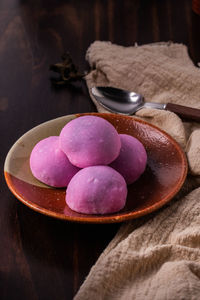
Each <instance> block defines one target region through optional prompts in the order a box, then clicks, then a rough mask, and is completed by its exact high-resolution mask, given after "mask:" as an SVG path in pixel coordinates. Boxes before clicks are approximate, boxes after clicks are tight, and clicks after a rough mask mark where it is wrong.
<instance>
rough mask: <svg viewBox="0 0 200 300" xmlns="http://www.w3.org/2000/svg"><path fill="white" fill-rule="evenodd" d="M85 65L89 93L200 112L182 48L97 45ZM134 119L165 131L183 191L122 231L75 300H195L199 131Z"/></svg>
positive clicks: (195, 76)
mask: <svg viewBox="0 0 200 300" xmlns="http://www.w3.org/2000/svg"><path fill="white" fill-rule="evenodd" d="M86 58H87V60H88V62H89V64H90V66H91V67H92V71H91V72H90V73H89V74H88V75H87V77H86V81H87V84H88V88H89V90H90V89H91V87H92V86H95V85H105V86H107V85H110V86H115V87H119V88H124V89H128V90H132V91H135V92H138V93H141V94H142V95H144V97H145V99H146V101H148V102H151V101H152V102H161V103H167V102H172V103H177V104H182V105H186V106H191V107H195V108H200V69H199V68H198V67H196V66H194V64H193V63H192V61H191V59H190V58H189V55H188V52H187V48H186V47H185V46H184V45H182V44H173V43H158V44H150V45H143V46H137V45H136V46H134V47H122V46H118V45H113V44H111V43H110V42H100V41H96V42H94V43H93V44H92V45H91V46H90V48H89V49H88V51H87V55H86ZM91 97H92V96H91ZM92 99H93V98H92ZM93 101H94V102H95V100H94V99H93ZM95 104H96V106H97V109H98V111H105V110H104V109H102V108H101V107H100V106H99V105H98V104H97V103H96V102H95ZM137 117H139V118H142V119H144V120H145V121H147V122H150V123H153V124H154V125H156V126H158V127H160V128H162V129H163V130H165V131H167V132H168V133H169V134H170V135H171V136H172V137H173V138H174V139H176V141H177V142H178V143H179V144H180V145H181V147H182V148H183V149H184V151H185V152H186V154H187V158H188V163H189V174H188V177H187V180H186V183H185V185H184V187H183V188H182V191H181V193H179V195H178V196H177V197H175V198H174V199H173V200H172V201H171V202H170V203H169V204H168V205H166V206H165V207H163V208H162V209H160V210H159V211H157V212H154V213H153V214H151V215H148V216H145V217H142V218H140V219H137V220H132V221H130V222H126V223H124V224H122V226H121V228H120V230H119V232H118V233H117V235H116V236H115V237H114V239H113V240H112V241H111V242H110V244H109V245H108V247H107V248H106V249H105V251H104V252H103V253H102V254H101V256H100V257H99V259H98V260H97V262H96V264H95V265H94V266H93V267H92V269H91V271H90V273H89V275H88V276H87V278H86V280H85V282H84V283H83V285H82V286H81V288H80V290H79V291H78V293H77V295H76V296H75V299H76V300H80V299H84V300H87V299H95V300H98V299H124V300H129V299H140V300H145V299H148V300H151V299H154V300H155V299H157V300H161V299H169V300H173V299H174V300H177V299H182V300H183V299H187V300H188V299H198V300H199V299H200V181H199V175H200V123H199V124H198V123H191V122H189V123H186V122H185V123H184V122H182V120H181V119H180V118H179V117H178V116H177V115H175V114H174V113H171V112H169V111H161V110H153V109H142V110H140V111H138V112H137ZM108 226H109V225H108Z"/></svg>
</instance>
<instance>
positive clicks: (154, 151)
mask: <svg viewBox="0 0 200 300" xmlns="http://www.w3.org/2000/svg"><path fill="white" fill-rule="evenodd" d="M82 115H86V114H77V115H69V116H64V117H60V118H57V119H54V120H51V121H48V122H45V123H43V124H41V125H39V126H37V127H35V128H33V129H31V130H30V131H28V132H27V133H25V134H24V135H23V136H22V137H21V138H20V139H19V140H18V141H17V142H16V143H15V144H14V145H13V146H12V148H11V149H10V151H9V153H8V155H7V157H6V161H5V167H4V172H5V178H6V182H7V184H8V187H9V188H10V190H11V192H12V193H13V194H14V195H15V196H16V197H17V198H18V199H19V200H20V201H21V202H23V203H24V204H26V205H27V206H29V207H30V208H32V209H34V210H35V211H38V212H40V213H42V214H45V215H48V216H51V217H55V218H58V219H63V220H68V221H76V222H84V223H114V222H122V221H125V220H129V219H133V218H138V217H140V216H143V215H146V214H149V213H151V212H153V211H155V210H157V209H158V208H160V207H162V206H163V205H164V204H165V203H167V202H169V201H170V200H171V199H172V198H173V197H174V196H175V195H176V193H177V192H178V191H179V190H180V188H181V186H182V185H183V183H184V181H185V178H186V175H187V161H186V158H185V155H184V153H183V151H182V150H181V148H180V146H179V145H178V144H177V143H176V142H175V141H174V140H173V139H172V138H171V137H170V136H169V135H168V134H166V133H165V132H163V131H161V130H160V129H158V128H157V127H155V126H153V125H150V124H148V123H146V122H144V121H141V120H138V119H136V118H134V117H129V116H122V115H117V114H100V113H92V114H89V113H88V114H87V115H97V116H100V117H102V118H105V119H106V120H108V121H109V122H110V123H111V124H113V125H114V126H115V128H116V129H117V131H118V132H119V133H126V134H130V135H132V136H134V137H136V138H138V139H139V140H140V141H141V142H142V143H143V145H144V146H145V148H146V151H147V155H148V162H147V167H146V170H145V172H144V173H143V175H142V176H141V177H140V178H139V179H138V180H137V181H136V182H135V183H133V184H132V185H129V186H128V197H127V203H126V206H125V208H124V209H123V210H121V211H119V212H117V213H114V214H110V215H86V214H81V213H76V212H74V211H72V210H71V209H70V208H69V207H68V206H67V205H66V203H65V193H66V190H65V189H58V188H51V187H49V186H46V185H45V184H42V183H41V182H39V181H37V179H35V178H34V177H33V175H32V174H31V171H30V167H29V157H30V153H31V151H32V149H33V147H34V145H35V144H36V143H37V142H38V141H40V140H41V139H43V138H45V137H48V136H51V135H59V133H60V131H61V129H62V128H63V127H64V125H65V124H67V122H69V121H70V120H72V119H74V118H78V117H81V116H82Z"/></svg>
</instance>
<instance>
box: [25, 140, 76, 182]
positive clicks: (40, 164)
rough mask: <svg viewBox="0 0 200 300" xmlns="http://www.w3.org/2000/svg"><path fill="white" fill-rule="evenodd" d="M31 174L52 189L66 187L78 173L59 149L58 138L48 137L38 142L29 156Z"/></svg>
mask: <svg viewBox="0 0 200 300" xmlns="http://www.w3.org/2000/svg"><path fill="white" fill-rule="evenodd" d="M30 168H31V171H32V174H33V175H34V176H35V177H36V178H37V179H38V180H39V181H41V182H43V183H45V184H47V185H50V186H53V187H66V186H67V185H68V183H69V181H70V180H71V178H72V177H73V176H74V175H75V174H76V173H77V172H78V171H79V168H77V167H75V166H73V165H72V164H71V163H70V161H69V159H68V158H67V156H66V154H65V153H64V152H63V151H62V150H61V149H60V148H59V137H58V136H50V137H48V138H45V139H43V140H41V141H40V142H38V143H37V144H36V145H35V147H34V148H33V150H32V152H31V155H30Z"/></svg>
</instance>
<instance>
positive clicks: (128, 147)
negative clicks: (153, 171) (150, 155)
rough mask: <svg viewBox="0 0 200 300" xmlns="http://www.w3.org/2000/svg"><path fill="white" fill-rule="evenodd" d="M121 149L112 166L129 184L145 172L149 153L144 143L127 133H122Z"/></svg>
mask: <svg viewBox="0 0 200 300" xmlns="http://www.w3.org/2000/svg"><path fill="white" fill-rule="evenodd" d="M119 136H120V139H121V150H120V154H119V156H118V157H117V158H116V160H115V161H113V162H112V163H111V164H110V166H111V167H112V168H114V169H115V170H116V171H118V172H119V173H120V174H121V175H122V176H123V177H124V179H125V180H126V183H127V184H131V183H133V182H134V181H136V180H137V179H138V178H139V177H140V176H141V174H142V173H143V172H144V170H145V168H146V164H147V153H146V150H145V148H144V146H143V144H142V143H141V142H140V141H139V140H138V139H136V138H134V137H133V136H131V135H127V134H120V135H119Z"/></svg>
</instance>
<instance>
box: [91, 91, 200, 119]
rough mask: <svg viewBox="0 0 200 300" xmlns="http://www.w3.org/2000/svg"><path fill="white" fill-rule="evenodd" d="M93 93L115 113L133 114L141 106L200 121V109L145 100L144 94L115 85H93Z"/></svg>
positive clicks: (104, 105)
mask: <svg viewBox="0 0 200 300" xmlns="http://www.w3.org/2000/svg"><path fill="white" fill-rule="evenodd" d="M92 95H93V96H94V97H95V99H96V100H97V101H98V102H99V103H100V104H101V105H102V106H103V107H105V108H106V109H108V110H109V111H112V112H115V113H121V114H125V115H132V114H134V113H135V112H136V111H138V110H140V109H141V108H145V107H146V108H155V109H164V110H169V111H172V112H174V113H176V114H178V115H179V116H180V117H181V118H183V119H186V120H192V121H198V122H200V109H195V108H191V107H187V106H182V105H178V104H173V103H166V104H162V103H152V102H151V103H150V102H144V98H143V96H142V95H140V94H137V93H134V92H130V91H127V90H122V89H118V88H114V87H102V86H98V87H93V88H92Z"/></svg>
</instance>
